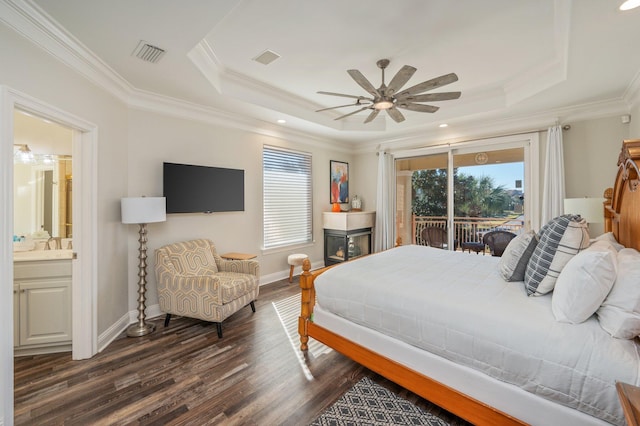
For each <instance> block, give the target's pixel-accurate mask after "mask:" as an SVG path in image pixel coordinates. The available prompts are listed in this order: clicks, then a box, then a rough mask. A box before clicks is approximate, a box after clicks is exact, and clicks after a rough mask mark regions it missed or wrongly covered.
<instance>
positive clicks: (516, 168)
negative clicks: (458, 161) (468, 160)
mask: <svg viewBox="0 0 640 426" xmlns="http://www.w3.org/2000/svg"><path fill="white" fill-rule="evenodd" d="M458 173H464V174H465V175H472V176H475V177H476V178H480V177H482V176H491V177H492V178H493V183H494V185H495V186H500V185H502V186H504V188H505V189H520V190H522V191H523V190H524V180H523V179H524V163H505V164H486V165H484V166H469V167H459V168H458ZM516 180H521V181H522V185H523V187H522V188H516Z"/></svg>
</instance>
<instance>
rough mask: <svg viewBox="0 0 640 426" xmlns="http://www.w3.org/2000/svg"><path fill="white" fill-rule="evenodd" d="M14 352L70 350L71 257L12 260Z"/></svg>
mask: <svg viewBox="0 0 640 426" xmlns="http://www.w3.org/2000/svg"><path fill="white" fill-rule="evenodd" d="M13 265H14V266H13V272H14V284H13V294H14V296H13V308H14V315H13V316H14V328H13V330H14V352H15V355H31V354H37V353H52V352H64V351H70V350H71V259H63V260H37V261H22V262H14V264H13Z"/></svg>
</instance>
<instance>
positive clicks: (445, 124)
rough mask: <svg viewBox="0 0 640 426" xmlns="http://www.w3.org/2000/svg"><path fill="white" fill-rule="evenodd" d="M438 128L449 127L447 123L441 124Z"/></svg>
mask: <svg viewBox="0 0 640 426" xmlns="http://www.w3.org/2000/svg"><path fill="white" fill-rule="evenodd" d="M438 127H449V125H448V124H447V123H442V124H441V125H440V126H438Z"/></svg>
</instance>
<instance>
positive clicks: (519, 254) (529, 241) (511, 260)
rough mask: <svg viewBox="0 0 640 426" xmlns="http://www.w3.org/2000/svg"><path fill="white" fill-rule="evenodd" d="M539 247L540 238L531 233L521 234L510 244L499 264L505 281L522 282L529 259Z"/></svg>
mask: <svg viewBox="0 0 640 426" xmlns="http://www.w3.org/2000/svg"><path fill="white" fill-rule="evenodd" d="M536 245H538V236H537V235H536V233H535V232H533V231H529V232H527V233H524V234H520V235H518V236H517V237H515V238H514V239H513V240H511V241H510V242H509V245H508V246H507V248H506V249H504V253H503V254H502V257H501V258H500V262H499V263H498V268H499V269H500V275H502V278H503V279H504V280H505V281H522V280H524V272H525V271H526V270H527V265H528V264H529V259H530V258H531V255H532V254H533V251H534V250H535V248H536Z"/></svg>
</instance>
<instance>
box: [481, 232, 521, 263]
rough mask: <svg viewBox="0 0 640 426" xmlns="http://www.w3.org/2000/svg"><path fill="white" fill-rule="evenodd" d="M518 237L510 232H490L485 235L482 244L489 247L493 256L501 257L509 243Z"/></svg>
mask: <svg viewBox="0 0 640 426" xmlns="http://www.w3.org/2000/svg"><path fill="white" fill-rule="evenodd" d="M515 237H516V234H514V233H513V232H509V231H490V232H487V233H486V234H484V236H483V237H482V242H483V243H484V244H486V245H487V246H489V250H490V251H491V256H498V257H501V256H502V253H504V249H506V248H507V245H509V242H510V241H511V240H513V239H514V238H515Z"/></svg>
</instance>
